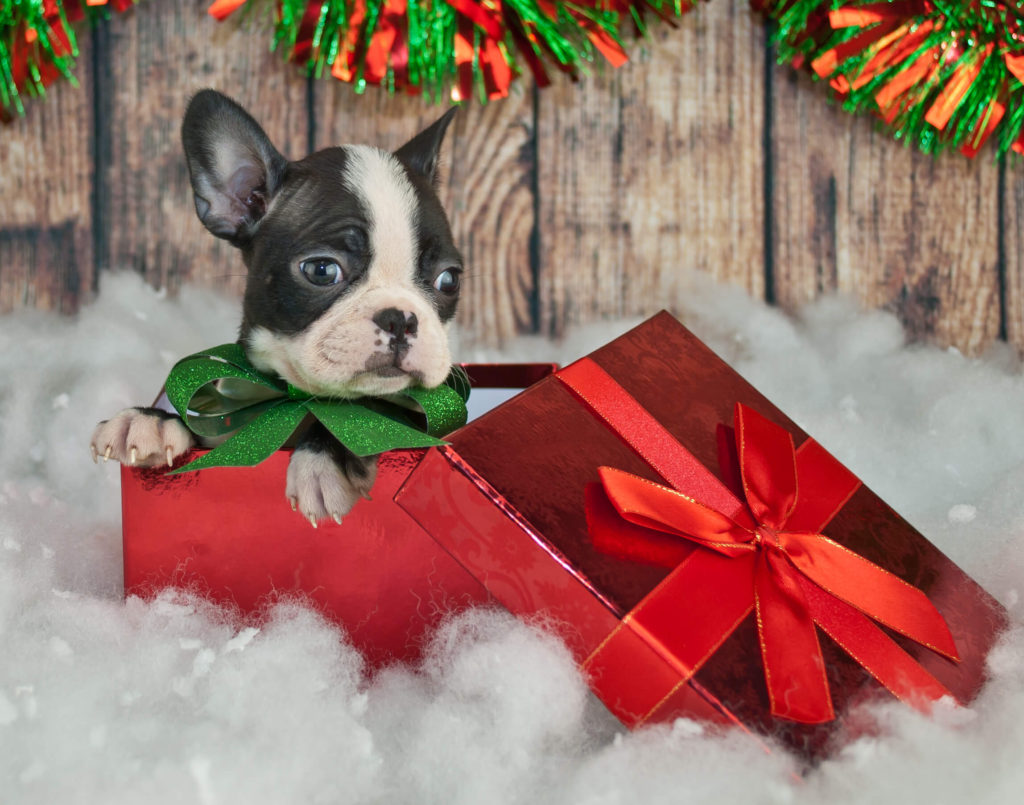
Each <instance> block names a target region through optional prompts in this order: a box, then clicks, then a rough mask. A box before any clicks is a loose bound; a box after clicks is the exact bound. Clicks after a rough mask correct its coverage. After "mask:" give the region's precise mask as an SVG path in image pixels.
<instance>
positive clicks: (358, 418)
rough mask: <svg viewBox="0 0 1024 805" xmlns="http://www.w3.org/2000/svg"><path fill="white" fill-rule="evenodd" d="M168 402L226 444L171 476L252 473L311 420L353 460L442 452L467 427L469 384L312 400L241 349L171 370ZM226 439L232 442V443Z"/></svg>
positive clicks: (224, 348) (199, 356)
mask: <svg viewBox="0 0 1024 805" xmlns="http://www.w3.org/2000/svg"><path fill="white" fill-rule="evenodd" d="M166 390H167V398H168V399H169V400H170V401H171V405H173V406H174V409H175V410H176V411H177V412H178V414H179V415H180V416H181V419H182V421H183V422H184V423H185V424H186V425H187V426H188V428H189V430H191V431H192V432H193V433H195V434H196V435H198V436H202V437H206V438H215V437H220V436H225V435H227V436H228V438H227V439H226V440H225V441H223V442H222V443H221V444H219V445H217V446H216V447H214V448H213V449H212V450H211V451H210V452H209V453H207V454H206V455H203V456H200V457H199V458H197V459H195V460H194V461H192V462H190V463H188V464H186V465H185V466H183V467H179V468H178V469H176V470H173V471H172V474H173V473H179V472H190V471H192V470H202V469H206V468H208V467H251V466H253V465H254V464H259V463H260V462H261V461H263V460H264V459H266V458H267V457H269V456H270V455H271V454H272V453H274V451H275V450H278V449H280V447H281V446H282V445H283V444H284V443H285V442H286V441H287V440H288V437H290V436H291V435H292V434H293V433H294V432H295V430H296V428H298V427H299V425H300V424H301V423H302V421H303V420H304V419H305V418H306V417H307V416H309V415H312V416H313V417H315V418H316V419H317V420H318V421H320V422H321V423H322V424H323V426H324V427H325V428H327V430H329V431H330V432H331V433H332V434H333V435H334V437H335V438H336V439H337V440H338V441H339V442H341V444H343V445H344V446H345V447H346V448H347V449H348V450H351V451H352V452H353V453H355V454H356V455H357V456H372V455H377V454H378V453H383V452H386V451H388V450H396V449H400V448H410V447H433V446H436V445H443V444H445V442H443V441H441V439H440V438H438V437H440V436H444V435H446V434H448V433H451V432H452V431H453V430H455V429H456V428H460V427H462V426H463V425H464V424H466V400H467V399H468V397H469V382H468V380H467V379H466V376H465V373H464V372H462V370H461V369H460V368H458V367H453V368H452V373H451V374H450V375H449V376H448V379H447V380H446V381H445V383H444V385H441V386H438V387H437V388H434V389H425V388H409V389H406V390H404V391H401V392H399V393H397V394H392V395H389V396H388V397H360V398H357V399H352V400H342V399H334V398H325V397H317V396H315V395H313V394H309V393H307V392H305V391H302V390H301V389H297V388H295V386H293V385H291V384H290V383H286V382H285V381H283V380H281V379H280V378H277V377H273V376H270V375H266V374H263V373H262V372H261V371H259V370H258V369H256V367H254V366H253V365H252V364H251V363H249V360H248V358H246V357H245V351H244V350H243V349H242V347H241V345H239V344H223V345H221V346H219V347H213V348H211V349H206V350H203V351H202V352H197V353H196V354H194V355H189V356H188V357H187V358H182V359H181V360H180V361H178V362H177V363H176V364H175V365H174V367H173V368H172V369H171V373H170V375H169V376H168V378H167V384H166ZM229 434H230V435H229Z"/></svg>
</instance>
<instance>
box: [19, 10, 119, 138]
mask: <svg viewBox="0 0 1024 805" xmlns="http://www.w3.org/2000/svg"><path fill="white" fill-rule="evenodd" d="M135 2H136V0H109V2H108V0H94V2H93V4H87V3H84V2H82V0H0V120H9V119H10V118H11V116H12V114H14V113H16V114H19V115H23V114H25V107H24V105H23V103H22V100H21V96H22V95H26V94H27V95H30V96H39V95H44V94H45V93H46V87H47V86H48V85H49V84H51V83H53V82H54V81H55V80H57V79H58V78H66V79H68V80H69V81H71V82H72V83H73V84H76V83H77V82H76V81H75V76H74V73H73V70H74V66H75V59H77V58H78V42H77V41H76V39H75V31H74V27H73V25H72V23H75V22H78V21H80V20H83V19H86V18H88V19H90V20H96V19H105V18H106V17H108V16H109V14H110V9H114V10H115V11H123V10H124V9H126V8H129V7H130V6H131V5H132V4H133V3H135Z"/></svg>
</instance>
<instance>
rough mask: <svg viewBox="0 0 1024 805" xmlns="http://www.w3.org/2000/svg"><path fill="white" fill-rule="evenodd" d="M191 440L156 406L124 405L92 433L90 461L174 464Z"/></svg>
mask: <svg viewBox="0 0 1024 805" xmlns="http://www.w3.org/2000/svg"><path fill="white" fill-rule="evenodd" d="M193 443H194V440H193V437H192V433H191V431H189V429H188V428H186V427H185V423H184V422H182V421H181V419H179V418H178V417H176V416H174V415H173V414H168V413H167V412H166V411H161V410H160V409H159V408H125V409H124V410H123V411H121V412H120V413H119V414H117V415H116V416H114V417H112V418H110V419H106V420H104V421H103V422H100V424H99V425H97V426H96V430H94V431H93V433H92V443H91V444H90V448H91V449H92V460H93V461H98V460H99V459H100V457H102V458H103V460H104V461H106V460H107V459H111V458H112V459H114V460H115V461H120V462H121V463H122V464H128V465H130V466H133V467H155V466H156V465H158V464H165V463H166V464H167V466H168V467H170V466H171V465H173V464H174V459H176V458H177V457H178V456H180V455H182V454H184V453H185V452H187V451H188V449H189V448H190V447H192V445H193Z"/></svg>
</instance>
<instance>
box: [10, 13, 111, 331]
mask: <svg viewBox="0 0 1024 805" xmlns="http://www.w3.org/2000/svg"><path fill="white" fill-rule="evenodd" d="M78 39H79V48H80V53H81V55H80V57H79V60H78V68H77V70H76V76H77V78H78V81H79V82H80V85H81V86H79V87H75V86H73V85H71V84H70V83H69V82H67V81H60V82H57V83H56V84H54V85H53V86H51V87H50V88H49V89H48V90H47V93H46V97H45V99H41V100H28V101H27V102H26V116H25V117H22V118H17V119H15V120H14V121H13V122H12V123H10V124H9V125H6V126H0V312H3V311H8V310H12V309H14V308H20V307H37V308H43V309H50V310H60V311H62V312H65V313H71V312H73V311H75V310H77V309H78V306H79V305H80V304H81V303H82V302H84V301H87V300H88V299H89V298H90V297H91V296H92V292H93V250H92V211H91V207H90V189H91V186H92V184H91V179H92V147H93V138H92V129H93V124H92V120H93V105H92V101H93V98H92V92H91V87H90V80H89V70H90V63H91V60H92V37H91V35H90V33H89V30H88V28H87V27H86V28H83V29H80V30H79V37H78Z"/></svg>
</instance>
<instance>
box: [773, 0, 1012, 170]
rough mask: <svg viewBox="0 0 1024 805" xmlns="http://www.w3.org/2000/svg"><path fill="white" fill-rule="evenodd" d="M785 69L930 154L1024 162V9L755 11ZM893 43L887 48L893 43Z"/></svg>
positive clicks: (793, 3)
mask: <svg viewBox="0 0 1024 805" xmlns="http://www.w3.org/2000/svg"><path fill="white" fill-rule="evenodd" d="M755 5H759V6H761V8H762V10H763V11H764V12H765V13H766V14H768V15H769V16H770V17H772V18H773V19H774V20H775V21H776V23H777V25H778V28H777V31H776V34H775V42H776V45H777V47H778V55H779V59H780V61H788V62H792V63H794V64H796V65H797V66H805V67H808V68H810V70H811V72H812V73H813V74H814V75H815V76H816V77H817V78H819V79H824V80H827V81H829V82H830V84H831V85H832V87H833V88H834V89H835V90H836V91H837V93H838V94H839V96H840V97H841V98H842V106H843V108H844V109H846V110H847V111H850V112H855V113H859V112H870V113H873V114H879V115H881V116H882V118H883V119H884V120H885V122H886V124H887V125H888V126H889V127H890V128H891V130H892V132H893V134H894V136H895V137H896V139H897V140H902V141H905V142H909V143H913V144H915V145H916V146H917V147H918V148H920V149H921V150H922V151H924V152H925V153H933V152H937V151H940V150H943V149H946V148H959V149H961V150H962V151H964V153H966V154H967V155H968V156H973V155H974V154H975V153H976V152H977V151H978V149H979V148H980V147H981V145H982V144H983V143H984V141H985V140H986V139H987V138H988V137H989V136H991V135H996V137H997V143H998V149H997V150H998V153H999V154H1000V155H1002V154H1005V153H1006V152H1007V151H1010V150H1013V151H1016V152H1018V153H1024V138H1022V125H1024V83H1022V82H1024V0H971V1H970V2H950V0H929V1H928V2H925V0H909V1H908V0H888V2H878V1H877V0H875V2H864V0H859V1H856V2H850V0H847V1H846V2H842V1H841V0H834V1H833V2H827V3H823V2H820V0H786V1H785V2H771V1H769V0H765V1H763V2H758V3H755ZM887 36H888V37H890V38H891V39H892V40H893V41H892V42H891V43H890V42H887V41H886V37H887Z"/></svg>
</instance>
